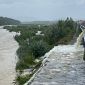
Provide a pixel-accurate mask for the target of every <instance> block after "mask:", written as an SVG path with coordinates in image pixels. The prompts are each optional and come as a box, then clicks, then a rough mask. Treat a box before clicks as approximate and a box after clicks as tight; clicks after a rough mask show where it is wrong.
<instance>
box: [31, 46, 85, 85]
mask: <svg viewBox="0 0 85 85" xmlns="http://www.w3.org/2000/svg"><path fill="white" fill-rule="evenodd" d="M82 57H83V48H82V47H79V49H78V48H77V49H76V48H75V45H65V46H56V47H55V48H54V49H53V50H52V52H51V53H50V54H49V58H48V60H47V62H46V63H45V66H44V67H43V68H42V69H41V71H40V72H39V73H38V74H37V75H36V77H35V78H34V80H33V82H32V83H31V85H85V62H84V61H83V60H82Z"/></svg>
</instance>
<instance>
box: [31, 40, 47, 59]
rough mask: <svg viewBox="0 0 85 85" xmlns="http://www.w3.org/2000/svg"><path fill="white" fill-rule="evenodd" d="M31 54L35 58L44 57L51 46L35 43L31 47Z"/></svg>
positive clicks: (39, 42) (41, 42)
mask: <svg viewBox="0 0 85 85" xmlns="http://www.w3.org/2000/svg"><path fill="white" fill-rule="evenodd" d="M30 49H31V52H32V54H33V56H34V57H35V58H37V57H41V56H43V55H44V54H45V53H46V52H47V51H48V50H49V46H48V45H47V44H46V43H45V42H43V41H35V42H32V43H31V45H30Z"/></svg>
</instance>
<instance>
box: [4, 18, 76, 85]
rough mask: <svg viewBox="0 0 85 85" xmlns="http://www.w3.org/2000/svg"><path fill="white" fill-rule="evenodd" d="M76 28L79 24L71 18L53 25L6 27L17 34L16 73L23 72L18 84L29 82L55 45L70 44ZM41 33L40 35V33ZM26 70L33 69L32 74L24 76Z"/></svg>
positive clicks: (18, 77)
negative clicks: (46, 54) (45, 55)
mask: <svg viewBox="0 0 85 85" xmlns="http://www.w3.org/2000/svg"><path fill="white" fill-rule="evenodd" d="M76 28H77V23H76V22H75V21H73V20H72V19H71V18H67V19H66V20H59V21H58V22H57V23H56V24H51V25H35V24H29V25H19V26H12V27H9V26H6V27H4V29H8V30H9V31H10V32H12V31H14V32H17V34H16V36H15V37H14V38H15V40H16V41H17V42H18V43H19V49H18V50H17V55H18V62H17V64H16V71H17V72H18V71H19V72H21V73H20V74H19V76H17V78H16V81H18V84H19V85H23V84H24V83H25V82H26V81H27V80H29V78H30V77H31V76H32V75H33V74H34V72H35V71H36V70H37V69H38V68H39V67H40V65H41V64H42V59H43V58H42V56H44V54H45V53H46V52H48V51H49V50H51V49H52V48H53V47H54V46H55V45H58V44H68V43H69V42H70V41H71V40H72V39H73V37H74V34H75V33H76ZM39 31H40V33H38V32H39ZM18 33H20V34H18ZM36 33H38V34H36ZM25 69H31V72H32V73H31V74H27V75H25V76H22V72H24V70H25ZM35 69H36V70H35Z"/></svg>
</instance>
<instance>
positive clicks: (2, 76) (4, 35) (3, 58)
mask: <svg viewBox="0 0 85 85" xmlns="http://www.w3.org/2000/svg"><path fill="white" fill-rule="evenodd" d="M2 28H3V27H1V26H0V85H14V84H13V80H14V79H15V76H16V72H15V66H16V62H17V60H16V50H17V49H18V44H17V42H16V41H15V40H14V38H13V36H14V35H15V33H9V32H8V31H7V30H5V29H2Z"/></svg>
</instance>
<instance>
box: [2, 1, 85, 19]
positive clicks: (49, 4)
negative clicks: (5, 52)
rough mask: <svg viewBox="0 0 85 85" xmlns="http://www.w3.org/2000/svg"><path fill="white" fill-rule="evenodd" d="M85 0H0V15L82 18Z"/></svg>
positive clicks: (23, 17) (35, 17)
mask: <svg viewBox="0 0 85 85" xmlns="http://www.w3.org/2000/svg"><path fill="white" fill-rule="evenodd" d="M84 5H85V0H0V16H7V17H14V18H16V19H20V20H52V19H57V18H63V17H67V16H70V17H73V18H75V17H76V18H79V17H81V18H84V15H85V12H84V11H83V10H84V9H85V6H84Z"/></svg>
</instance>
